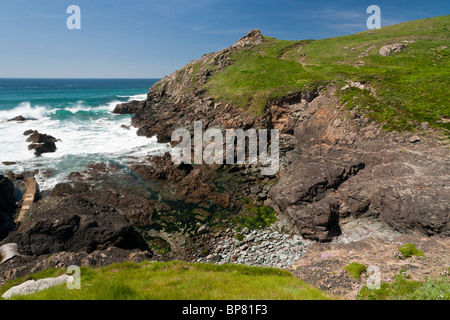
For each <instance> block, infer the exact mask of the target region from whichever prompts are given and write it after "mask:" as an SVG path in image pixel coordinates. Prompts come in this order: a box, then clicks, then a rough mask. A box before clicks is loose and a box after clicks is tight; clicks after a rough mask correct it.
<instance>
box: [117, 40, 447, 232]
mask: <svg viewBox="0 0 450 320" xmlns="http://www.w3.org/2000/svg"><path fill="white" fill-rule="evenodd" d="M261 41H264V38H263V37H262V35H261V34H260V33H259V32H257V31H253V32H250V33H249V34H248V35H247V36H245V37H243V38H242V39H240V40H239V41H238V42H237V43H236V44H235V45H234V46H232V47H230V48H227V49H225V50H222V51H219V52H215V53H211V54H208V55H204V56H203V57H202V58H201V59H200V60H198V61H195V62H191V63H189V64H187V65H186V66H185V67H184V68H182V69H180V70H178V71H176V72H174V73H173V74H171V75H169V76H167V77H165V78H164V79H162V80H161V81H159V82H158V83H156V84H155V85H154V86H153V87H152V88H151V89H150V91H149V94H148V96H147V100H146V101H145V102H144V103H140V104H139V105H140V107H137V108H135V106H137V104H135V103H132V104H130V105H129V106H123V107H121V108H124V109H128V108H129V109H130V110H133V111H134V110H136V109H137V110H136V111H135V115H134V117H133V119H132V125H133V126H135V127H137V128H138V135H143V136H147V137H152V136H157V138H158V141H159V142H170V141H171V134H172V132H173V131H174V130H175V129H177V128H185V129H188V130H191V131H192V130H193V123H194V121H199V120H201V121H202V122H203V129H204V130H206V129H208V128H213V127H214V128H219V129H221V130H222V131H223V130H225V129H231V128H233V129H236V128H240V129H244V130H246V129H249V128H268V129H272V128H275V129H279V130H280V134H281V135H280V170H279V172H278V175H277V177H276V178H277V179H278V180H277V181H278V182H277V183H276V184H275V183H274V185H273V186H270V192H266V191H267V190H265V192H264V194H263V193H262V192H260V193H258V192H259V191H261V190H262V186H261V185H259V186H258V183H257V182H255V184H256V186H254V185H252V186H250V188H253V189H252V190H253V191H252V190H247V191H248V192H244V193H241V192H240V193H239V194H230V195H229V196H230V198H229V200H230V201H231V202H232V201H233V200H235V198H239V197H244V196H249V197H251V196H255V197H256V196H257V195H258V197H259V198H258V199H264V200H266V204H267V205H271V206H273V207H275V208H276V209H277V212H278V213H279V214H280V216H285V217H287V219H288V221H289V222H290V226H291V227H292V228H293V229H294V231H295V232H298V233H299V234H301V235H303V236H304V237H306V238H308V239H313V240H319V241H330V240H332V239H333V237H335V236H337V235H339V232H340V226H341V224H342V223H343V222H345V220H346V219H358V218H361V217H370V218H373V219H377V220H378V221H382V222H383V223H384V224H385V226H386V227H387V228H392V229H395V230H398V231H400V232H418V233H421V234H426V235H441V236H448V235H449V228H450V227H449V222H448V221H449V212H450V210H449V207H450V205H449V199H450V193H449V192H450V191H449V187H448V185H449V177H448V167H449V161H450V160H449V157H448V150H446V149H445V148H444V147H443V146H439V145H438V144H437V143H436V141H435V140H433V139H432V138H430V139H428V140H427V139H425V137H421V138H420V143H417V142H416V143H410V142H409V141H407V139H406V140H405V139H404V138H405V137H404V136H402V135H399V134H397V135H396V134H392V133H386V132H384V131H383V130H382V128H381V126H379V125H377V124H375V123H371V122H370V121H369V119H367V118H364V117H363V116H361V114H359V112H358V110H351V111H350V112H349V113H348V114H347V113H346V112H344V111H343V110H340V103H339V101H338V100H337V99H336V95H335V90H336V89H335V88H333V87H329V88H326V89H327V90H322V89H324V88H317V89H315V90H305V91H304V92H293V93H290V94H289V95H288V96H286V97H284V98H281V99H278V100H277V101H269V102H268V105H267V106H266V109H265V114H264V115H262V116H255V115H253V114H250V113H248V112H247V111H246V110H242V109H239V108H237V107H234V106H232V105H228V104H226V103H224V102H221V101H217V100H215V99H214V97H210V96H208V95H207V93H206V92H205V90H204V88H203V85H204V84H205V83H206V82H207V81H208V79H209V77H211V76H212V75H214V74H215V73H216V72H220V71H221V70H223V69H224V68H226V67H227V66H228V65H231V64H232V63H233V61H231V59H230V53H232V52H233V50H242V49H243V50H245V47H246V46H249V47H251V46H252V45H255V44H257V43H260V42H261ZM405 46H406V45H404V44H393V45H388V46H386V48H385V49H383V50H381V51H382V52H386V54H387V55H388V54H391V53H392V52H399V51H400V50H402V49H404V48H405ZM204 66H208V67H204ZM350 87H358V88H360V89H368V88H369V89H371V88H370V84H367V83H364V84H363V83H358V82H350V83H349V85H348V86H347V87H344V88H343V90H345V89H347V88H350ZM425 140H427V141H425ZM163 158H164V157H163ZM163 158H162V159H160V160H158V159H156V158H155V159H153V161H152V162H153V163H154V166H152V165H150V164H143V165H140V164H138V165H136V166H134V167H133V169H134V170H135V171H136V173H138V174H139V175H141V176H144V177H146V178H149V179H156V180H160V181H166V182H167V181H169V182H170V183H169V184H168V185H170V186H171V188H172V189H173V188H175V189H176V192H174V193H175V194H176V193H178V195H181V196H182V197H185V198H188V199H190V200H189V201H194V202H202V201H208V200H207V199H208V197H207V196H206V195H207V194H214V191H213V188H211V187H210V186H208V184H210V179H209V176H208V174H207V171H208V170H206V169H205V168H201V167H196V168H195V169H194V168H191V167H190V168H184V169H181V168H173V167H171V166H170V165H169V164H167V163H166V161H167V159H165V160H164V159H163ZM446 168H447V172H446ZM187 169H188V170H187ZM248 171H249V170H248V168H247V169H246V170H244V172H243V175H244V176H245V175H246V173H245V172H248ZM250 178H251V179H252V181H257V180H258V179H259V178H258V177H256V176H249V177H248V179H247V181H249V180H250ZM259 194H261V196H259ZM210 199H211V197H209V200H210ZM222 200H226V199H222ZM225 202H226V201H225Z"/></svg>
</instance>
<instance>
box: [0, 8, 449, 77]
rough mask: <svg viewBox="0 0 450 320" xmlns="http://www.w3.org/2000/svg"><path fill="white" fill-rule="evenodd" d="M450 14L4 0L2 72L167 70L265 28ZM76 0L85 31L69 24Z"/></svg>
mask: <svg viewBox="0 0 450 320" xmlns="http://www.w3.org/2000/svg"><path fill="white" fill-rule="evenodd" d="M372 4H375V5H378V6H379V7H380V8H381V18H382V20H381V23H382V26H386V25H391V24H396V23H401V22H405V21H410V20H416V19H422V18H428V17H433V16H440V15H445V14H449V13H450V1H448V0H445V1H444V0H441V1H417V0H408V1H406V0H402V1H395V0H390V1H379V0H370V1H365V0H347V1H331V0H324V1H322V0H316V1H314V0H309V1H299V0H278V1H257V0H253V1H248V0H192V1H188V0H14V1H6V0H2V1H1V3H0V78H8V77H15V78H27V77H32V78H36V77H42V78H161V77H163V76H165V75H167V74H170V73H172V72H173V71H175V70H177V69H179V68H181V67H182V66H183V65H185V64H186V63H188V62H189V61H191V60H195V59H198V58H200V57H201V56H202V54H204V53H209V52H213V51H218V50H221V49H223V48H226V47H228V46H230V45H232V44H233V43H234V42H236V41H237V40H238V39H239V38H240V37H242V36H244V35H245V34H246V33H247V32H248V31H249V30H252V29H255V28H258V29H260V30H261V32H262V33H263V34H264V35H267V36H271V37H276V38H279V39H287V40H301V39H323V38H329V37H335V36H341V35H347V34H352V33H356V32H360V31H364V30H367V27H366V20H367V18H368V17H369V16H370V15H369V14H366V9H367V7H368V6H369V5H372ZM69 5H78V6H79V7H80V9H81V30H69V29H68V28H67V27H66V21H67V19H68V17H69V16H70V15H69V14H67V13H66V9H67V7H68V6H69Z"/></svg>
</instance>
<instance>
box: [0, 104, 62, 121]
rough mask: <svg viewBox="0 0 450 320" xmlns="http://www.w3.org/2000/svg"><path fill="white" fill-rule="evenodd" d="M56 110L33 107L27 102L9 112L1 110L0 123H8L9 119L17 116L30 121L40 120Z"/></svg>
mask: <svg viewBox="0 0 450 320" xmlns="http://www.w3.org/2000/svg"><path fill="white" fill-rule="evenodd" d="M55 110H56V109H47V108H46V107H42V106H34V107H32V106H31V104H30V103H29V102H27V101H24V102H21V103H20V104H19V105H18V106H17V107H15V108H14V109H10V110H1V111H0V122H3V121H8V120H9V119H13V118H15V117H17V116H18V115H21V116H22V117H24V118H32V119H40V118H42V117H46V116H48V115H50V114H52V113H53V112H55Z"/></svg>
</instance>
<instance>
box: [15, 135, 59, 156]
mask: <svg viewBox="0 0 450 320" xmlns="http://www.w3.org/2000/svg"><path fill="white" fill-rule="evenodd" d="M24 135H26V136H28V135H29V137H28V138H27V140H26V141H27V142H32V143H31V144H30V145H28V150H34V151H35V152H34V154H35V155H37V156H41V155H42V154H43V153H48V152H55V151H56V144H55V142H57V141H60V140H58V139H56V138H55V137H52V136H50V135H47V134H42V133H39V132H38V131H36V130H34V131H31V130H27V131H25V132H24Z"/></svg>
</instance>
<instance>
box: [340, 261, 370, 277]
mask: <svg viewBox="0 0 450 320" xmlns="http://www.w3.org/2000/svg"><path fill="white" fill-rule="evenodd" d="M344 269H345V270H346V271H347V272H348V273H349V275H350V276H352V277H353V278H355V279H359V278H360V277H361V274H362V273H363V272H366V271H367V266H365V265H363V264H360V263H356V262H352V263H350V264H349V265H348V266H346V267H345V268H344Z"/></svg>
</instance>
